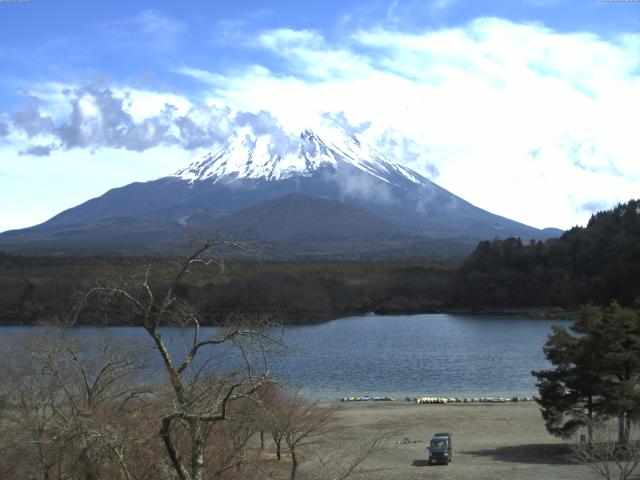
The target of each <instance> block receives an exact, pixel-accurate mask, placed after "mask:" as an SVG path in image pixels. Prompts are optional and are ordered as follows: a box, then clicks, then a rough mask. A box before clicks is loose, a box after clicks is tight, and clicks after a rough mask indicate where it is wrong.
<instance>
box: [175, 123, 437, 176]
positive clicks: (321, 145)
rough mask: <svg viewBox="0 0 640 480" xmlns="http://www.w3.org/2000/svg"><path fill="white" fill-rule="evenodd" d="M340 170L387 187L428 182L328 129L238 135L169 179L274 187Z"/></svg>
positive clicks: (373, 150) (348, 137) (337, 132)
mask: <svg viewBox="0 0 640 480" xmlns="http://www.w3.org/2000/svg"><path fill="white" fill-rule="evenodd" d="M343 167H352V168H356V169H357V170H360V171H362V172H363V173H367V174H370V175H373V176H375V177H377V178H379V179H381V180H383V181H385V182H387V183H395V181H397V180H398V179H399V178H398V177H401V178H402V180H403V181H404V182H406V181H407V180H408V181H410V182H411V183H415V184H424V183H426V182H428V181H427V180H426V179H424V178H423V177H422V176H421V175H419V174H417V173H416V172H414V171H412V170H410V169H409V168H407V167H404V166H402V165H399V164H397V163H395V162H392V161H390V160H388V159H387V158H386V157H385V156H384V155H382V154H381V153H380V152H378V151H376V150H375V149H374V148H372V147H370V146H368V145H366V144H365V143H363V142H361V141H360V140H359V139H358V138H357V137H355V136H352V135H348V134H347V133H345V132H344V131H342V130H339V129H337V128H328V127H326V128H322V129H319V130H310V129H307V130H304V131H303V132H302V133H301V134H300V135H299V136H295V135H287V134H284V133H282V132H276V133H271V134H266V135H260V136H254V135H251V134H245V135H238V136H236V137H235V138H233V139H231V140H230V141H229V142H227V143H226V144H225V145H224V146H223V147H222V148H220V149H219V150H217V151H215V152H211V153H208V154H206V155H204V156H202V157H200V158H199V159H198V160H196V161H194V162H192V163H191V164H190V165H189V166H187V167H186V168H182V169H180V170H178V171H177V172H176V173H175V174H174V175H173V176H174V177H179V178H181V179H183V180H187V181H189V182H195V181H202V180H208V181H211V182H212V183H218V182H224V183H229V182H233V181H235V180H238V179H256V180H257V179H261V180H266V181H278V180H285V179H288V178H291V177H296V176H303V177H304V176H311V175H313V174H314V173H316V172H318V171H320V170H325V169H327V170H329V171H338V170H340V169H341V168H343Z"/></svg>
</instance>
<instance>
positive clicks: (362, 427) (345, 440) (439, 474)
mask: <svg viewBox="0 0 640 480" xmlns="http://www.w3.org/2000/svg"><path fill="white" fill-rule="evenodd" d="M338 417H339V419H340V423H341V424H342V428H341V430H340V433H339V437H340V442H341V444H342V445H348V444H351V445H354V444H355V443H356V442H358V441H359V440H362V439H364V438H367V437H368V436H371V435H372V432H374V431H376V430H377V429H381V428H386V427H389V426H391V427H393V428H397V431H396V432H395V433H394V436H393V437H392V441H391V442H389V443H390V445H389V448H387V449H385V450H383V451H381V452H378V453H376V454H375V455H373V456H372V457H370V458H369V459H368V460H367V463H366V466H367V467H368V468H371V469H375V470H378V471H376V472H370V473H367V474H365V475H362V476H360V475H357V476H356V477H355V478H367V479H407V480H410V479H429V478H438V479H452V480H453V479H455V480H463V479H473V480H483V479H487V480H489V479H491V480H511V479H522V480H550V479H558V480H560V479H562V480H573V479H575V480H586V479H592V478H593V479H596V478H599V477H598V476H597V475H596V474H595V473H593V472H592V471H591V470H590V469H589V468H587V467H585V466H581V465H576V464H574V463H573V462H572V460H571V458H570V455H569V449H568V447H567V445H566V443H564V442H563V441H562V440H560V439H557V438H555V437H553V436H551V435H549V434H548V433H547V431H546V430H545V428H544V423H543V421H542V418H541V416H540V412H539V409H538V406H537V405H536V404H535V403H532V402H525V403H505V404H448V405H416V404H414V403H411V402H404V401H394V402H353V403H341V404H340V405H339V412H338ZM447 431H448V432H452V433H453V434H454V452H453V461H452V462H451V463H450V464H449V465H448V466H444V465H433V466H429V465H428V464H427V461H426V459H427V451H426V447H427V446H428V440H429V439H430V438H431V436H432V435H433V434H434V433H436V432H447ZM406 439H408V440H409V442H411V443H404V442H406ZM413 442H415V443H413ZM303 471H304V470H303Z"/></svg>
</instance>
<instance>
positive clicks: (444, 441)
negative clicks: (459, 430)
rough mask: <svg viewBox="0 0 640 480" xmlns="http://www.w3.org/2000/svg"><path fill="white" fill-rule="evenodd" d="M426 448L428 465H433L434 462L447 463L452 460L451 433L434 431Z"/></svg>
mask: <svg viewBox="0 0 640 480" xmlns="http://www.w3.org/2000/svg"><path fill="white" fill-rule="evenodd" d="M427 450H428V451H429V465H433V464H434V462H437V463H444V464H445V465H448V464H449V462H450V461H451V460H453V434H452V433H436V434H435V435H434V436H433V438H432V439H431V442H430V443H429V446H428V447H427Z"/></svg>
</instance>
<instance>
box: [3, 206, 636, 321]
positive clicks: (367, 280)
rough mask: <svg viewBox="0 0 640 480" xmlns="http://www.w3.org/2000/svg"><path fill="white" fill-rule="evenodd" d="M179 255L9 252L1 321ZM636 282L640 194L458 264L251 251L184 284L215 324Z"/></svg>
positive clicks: (525, 301)
mask: <svg viewBox="0 0 640 480" xmlns="http://www.w3.org/2000/svg"><path fill="white" fill-rule="evenodd" d="M174 263H175V261H174V260H173V259H171V258H168V257H147V258H142V257H127V256H107V257H104V256H102V257H100V256H84V257H78V256H75V257H56V256H48V257H29V256H19V255H8V254H1V253H0V319H1V320H2V321H3V322H9V323H33V322H36V321H38V319H39V318H43V317H45V316H50V315H51V314H60V313H61V312H64V311H66V310H67V309H68V308H69V307H70V306H71V305H72V304H73V302H74V297H73V295H74V292H76V291H78V290H82V289H85V288H87V287H89V286H90V285H91V283H92V282H94V281H95V279H97V278H115V279H117V278H129V277H130V276H131V275H133V274H135V272H137V271H139V270H140V268H141V266H144V265H152V266H153V269H154V271H156V272H157V274H158V275H159V276H160V277H161V276H162V275H163V274H164V275H165V276H166V275H167V274H168V272H170V271H171V268H172V266H173V264H174ZM639 280H640V201H638V200H633V201H630V202H628V203H626V204H622V205H618V206H617V207H616V208H614V209H611V210H607V211H603V212H599V213H597V214H595V215H593V216H592V218H591V219H590V220H589V223H588V225H587V226H586V227H575V228H573V229H571V230H569V231H567V232H566V233H565V234H564V235H563V236H562V237H561V238H559V239H550V240H547V241H546V242H540V241H538V242H536V241H530V242H523V241H522V240H521V239H519V238H508V239H504V240H487V241H483V242H480V243H479V244H478V246H477V247H476V249H475V251H474V252H473V253H471V254H470V255H469V256H468V257H467V258H465V259H464V261H462V262H461V263H450V262H435V261H428V260H423V261H421V260H416V259H413V260H406V261H399V260H397V261H389V260H385V261H382V260H381V261H370V260H369V261H353V260H349V261H335V260H334V261H329V260H324V261H279V262H276V261H269V262H267V261H260V260H259V259H257V258H256V259H253V260H247V259H242V260H235V261H233V262H230V263H229V264H228V265H227V269H226V271H225V272H223V273H216V274H212V273H211V272H208V271H206V270H202V271H200V270H197V269H196V270H195V271H194V275H191V276H189V277H188V278H185V279H183V280H182V281H181V283H180V285H177V286H176V292H177V294H179V295H180V296H181V297H183V298H185V299H187V300H189V301H190V302H193V303H194V304H197V305H198V307H199V308H201V309H202V310H203V311H204V312H205V314H206V315H205V321H207V322H208V323H218V322H220V321H222V320H224V319H225V318H226V317H227V316H228V315H229V314H231V313H234V312H241V313H243V314H251V315H258V314H260V315H263V316H264V315H268V316H272V317H277V319H278V320H279V321H282V322H283V323H303V322H313V321H321V320H325V319H330V318H336V317H340V316H345V315H350V314H360V313H368V312H377V313H425V312H434V311H443V310H466V311H486V310H514V309H534V308H540V309H549V308H560V309H577V308H578V307H579V306H580V305H583V304H587V303H594V304H597V305H608V304H609V303H610V302H611V301H612V300H617V301H618V302H619V303H620V304H621V305H623V306H633V305H636V304H638V302H639V300H638V299H639V298H640V281H639ZM158 284H159V285H160V284H162V281H161V280H160V281H159V282H158ZM110 312H111V314H114V313H117V308H115V306H112V310H111V311H110ZM94 313H95V315H94V316H93V317H87V321H91V322H96V321H100V320H101V318H102V317H103V316H104V312H102V311H100V310H99V309H97V310H96V311H95V312H94ZM110 321H112V322H114V321H118V320H117V319H114V318H111V320H110Z"/></svg>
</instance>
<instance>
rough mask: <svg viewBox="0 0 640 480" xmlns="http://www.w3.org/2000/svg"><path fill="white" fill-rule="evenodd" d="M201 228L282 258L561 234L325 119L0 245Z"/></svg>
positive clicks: (75, 245)
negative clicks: (452, 186) (495, 210)
mask: <svg viewBox="0 0 640 480" xmlns="http://www.w3.org/2000/svg"><path fill="white" fill-rule="evenodd" d="M205 229H206V230H207V231H210V232H215V233H216V234H217V235H221V236H228V237H232V238H238V239H245V240H250V241H254V242H257V243H261V244H264V245H266V246H267V249H266V251H267V252H269V251H271V253H272V254H273V255H274V256H285V257H286V256H317V255H320V256H326V255H329V256H344V255H346V256H354V255H355V256H362V255H367V254H373V255H380V254H381V252H385V251H393V252H396V254H398V255H404V254H407V253H408V252H412V253H413V254H417V253H419V252H423V253H425V254H426V255H429V252H431V253H433V252H434V251H436V250H438V251H441V250H442V248H445V247H446V246H448V247H447V248H449V250H450V251H449V253H451V252H452V251H454V250H455V253H456V254H458V255H461V254H463V253H464V252H466V251H468V250H469V249H470V248H471V247H472V245H474V244H475V243H476V242H477V241H478V240H481V239H491V238H495V237H501V238H504V237H508V236H519V237H521V238H523V239H532V238H535V239H540V240H544V239H546V238H548V237H552V236H558V235H559V234H561V233H562V232H561V231H560V230H557V229H545V230H539V229H536V228H533V227H530V226H527V225H524V224H522V223H519V222H516V221H513V220H509V219H507V218H504V217H501V216H498V215H494V214H492V213H490V212H487V211H485V210H482V209H480V208H478V207H475V206H474V205H472V204H470V203H469V202H467V201H465V200H463V199H462V198H460V197H458V196H456V195H454V194H452V193H451V192H448V191H447V190H445V189H443V188H441V187H439V186H438V185H436V184H435V183H433V182H432V181H430V180H428V179H427V178H425V177H423V176H421V175H420V174H418V173H416V172H414V171H413V170H411V169H409V168H407V167H405V166H402V165H400V164H398V163H395V162H393V161H392V160H390V159H388V158H386V157H385V156H384V155H382V154H380V153H379V152H377V151H376V150H375V149H373V148H371V147H370V146H368V145H366V144H364V143H363V142H361V141H360V140H359V139H358V138H357V137H356V136H355V135H349V134H347V133H345V132H343V131H342V130H339V129H337V128H333V127H331V128H329V127H323V128H320V129H316V130H313V131H312V130H305V131H303V132H302V133H301V134H300V135H299V136H292V135H286V134H284V133H282V132H279V133H271V134H265V135H259V136H256V135H250V134H247V135H240V134H239V135H236V136H234V137H233V138H232V139H230V141H229V142H227V143H226V144H225V145H224V146H223V147H222V148H220V149H219V150H217V151H215V152H212V153H208V154H206V155H204V156H202V157H201V158H199V159H197V160H196V161H194V162H193V163H191V164H190V165H188V166H186V167H184V168H181V169H179V170H178V171H177V172H175V173H174V174H172V175H169V176H166V177H162V178H159V179H157V180H153V181H149V182H144V183H132V184H130V185H127V186H124V187H121V188H115V189H112V190H110V191H108V192H106V193H105V194H104V195H102V196H100V197H97V198H94V199H92V200H89V201H87V202H85V203H83V204H81V205H79V206H77V207H74V208H71V209H69V210H66V211H64V212H62V213H60V214H58V215H56V216H55V217H53V218H51V219H50V220H48V221H46V222H44V223H42V224H40V225H36V226H34V227H30V228H26V229H22V230H13V231H8V232H5V233H3V234H0V250H11V251H15V250H48V251H51V250H55V251H126V252H134V251H149V250H150V249H151V250H154V249H155V250H158V251H162V250H166V249H171V248H175V247H178V246H180V245H184V244H185V242H186V240H187V237H188V233H189V232H192V231H194V230H205ZM452 245H458V246H459V248H458V249H457V250H456V249H455V248H454V250H451V246H452ZM445 249H446V248H445ZM403 252H404V253H403Z"/></svg>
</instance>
